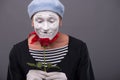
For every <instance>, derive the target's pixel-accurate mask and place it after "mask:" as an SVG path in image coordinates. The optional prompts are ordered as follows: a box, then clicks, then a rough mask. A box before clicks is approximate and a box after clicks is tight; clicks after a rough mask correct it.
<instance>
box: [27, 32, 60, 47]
mask: <svg viewBox="0 0 120 80" xmlns="http://www.w3.org/2000/svg"><path fill="white" fill-rule="evenodd" d="M31 35H35V36H34V37H33V38H32V40H31V42H30V44H33V43H34V42H37V41H39V42H40V44H41V46H44V47H45V46H48V45H50V44H51V43H53V42H54V41H55V40H56V39H57V38H58V36H59V33H57V34H56V36H55V37H54V38H53V39H52V40H50V39H49V38H39V37H38V35H37V34H36V32H32V33H30V34H29V37H30V36H31Z"/></svg>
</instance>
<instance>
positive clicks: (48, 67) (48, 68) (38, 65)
mask: <svg viewBox="0 0 120 80" xmlns="http://www.w3.org/2000/svg"><path fill="white" fill-rule="evenodd" d="M33 34H34V35H35V36H34V37H33V39H32V40H31V44H33V43H34V42H36V41H39V42H40V44H41V46H42V47H43V48H44V52H43V55H44V62H43V63H44V64H42V63H41V62H37V63H27V65H29V66H31V67H35V68H38V69H41V70H43V71H47V72H51V71H61V69H60V67H58V66H52V64H51V63H47V62H46V55H45V51H46V48H47V47H48V46H49V45H50V44H52V43H53V42H54V41H55V40H56V39H57V38H58V36H59V33H58V34H57V35H56V36H55V37H54V38H53V39H52V40H50V39H49V38H39V37H38V35H37V34H36V32H32V33H30V35H29V37H30V36H31V35H33Z"/></svg>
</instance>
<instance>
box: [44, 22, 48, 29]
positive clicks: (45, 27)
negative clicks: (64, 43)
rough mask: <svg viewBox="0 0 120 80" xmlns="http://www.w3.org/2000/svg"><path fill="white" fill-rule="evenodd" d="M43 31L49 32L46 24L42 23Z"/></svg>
mask: <svg viewBox="0 0 120 80" xmlns="http://www.w3.org/2000/svg"><path fill="white" fill-rule="evenodd" d="M43 30H44V31H48V30H49V26H48V23H47V22H45V23H44V26H43Z"/></svg>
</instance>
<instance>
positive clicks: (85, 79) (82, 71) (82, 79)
mask: <svg viewBox="0 0 120 80" xmlns="http://www.w3.org/2000/svg"><path fill="white" fill-rule="evenodd" d="M77 75H78V77H79V79H78V80H95V79H94V74H93V69H92V65H91V61H90V57H89V53H88V49H87V46H86V44H83V46H82V49H81V60H80V64H79V68H78V73H77Z"/></svg>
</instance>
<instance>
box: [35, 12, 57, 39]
mask: <svg viewBox="0 0 120 80" xmlns="http://www.w3.org/2000/svg"><path fill="white" fill-rule="evenodd" d="M33 22H34V30H35V32H36V33H37V35H38V36H39V38H49V39H50V40H51V39H53V38H54V36H56V34H57V33H58V31H59V16H58V15H57V14H56V13H54V12H51V11H43V12H38V13H36V14H35V15H34V16H33Z"/></svg>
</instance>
